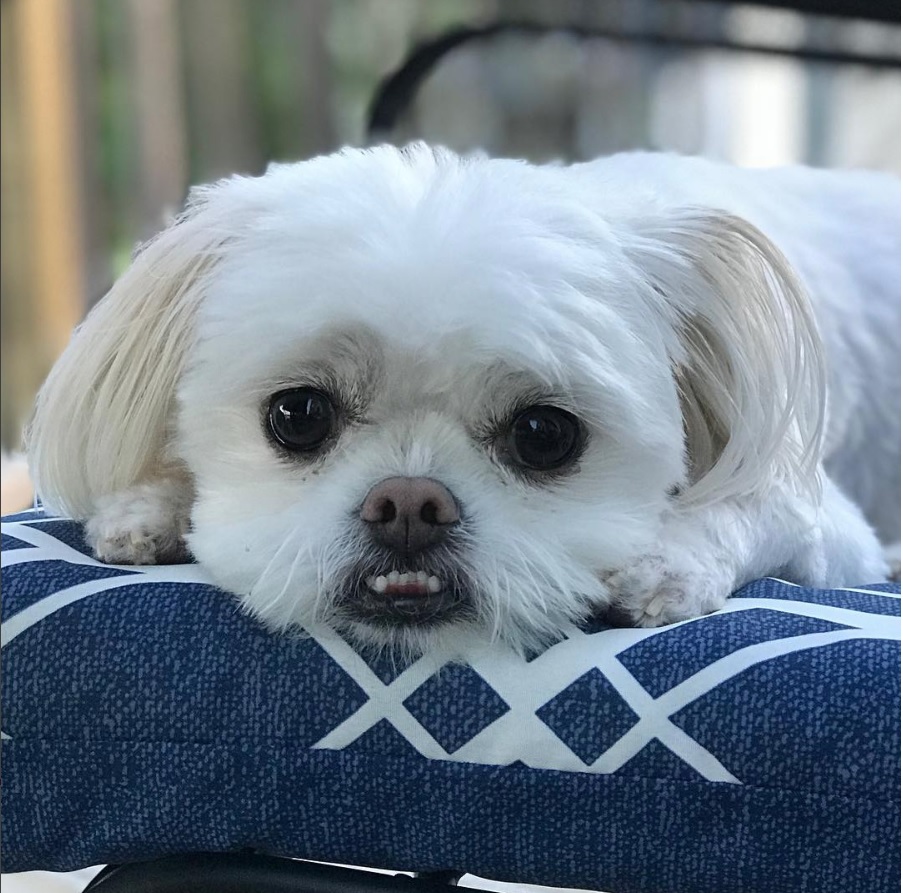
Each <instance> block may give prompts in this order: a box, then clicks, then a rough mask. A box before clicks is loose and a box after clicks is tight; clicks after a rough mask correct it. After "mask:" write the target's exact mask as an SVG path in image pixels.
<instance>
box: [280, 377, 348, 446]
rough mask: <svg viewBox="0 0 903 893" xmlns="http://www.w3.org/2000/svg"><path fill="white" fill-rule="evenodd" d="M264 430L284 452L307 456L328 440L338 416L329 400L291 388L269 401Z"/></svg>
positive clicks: (316, 393)
mask: <svg viewBox="0 0 903 893" xmlns="http://www.w3.org/2000/svg"><path fill="white" fill-rule="evenodd" d="M267 427H268V429H269V433H270V434H271V436H272V437H273V439H274V440H275V441H276V442H277V443H279V444H280V445H281V446H283V447H285V449H287V450H291V451H292V452H296V453H309V452H313V451H314V450H317V449H319V448H320V447H321V446H323V444H324V443H326V442H327V441H328V440H330V439H331V438H332V437H333V436H334V435H335V433H336V428H337V427H338V416H337V413H336V410H335V407H334V406H333V404H332V401H331V400H330V399H329V397H327V396H326V394H324V393H323V392H322V391H317V390H315V389H313V388H292V389H291V390H289V391H280V392H279V393H278V394H274V395H273V396H272V397H271V398H270V406H269V411H268V412H267Z"/></svg>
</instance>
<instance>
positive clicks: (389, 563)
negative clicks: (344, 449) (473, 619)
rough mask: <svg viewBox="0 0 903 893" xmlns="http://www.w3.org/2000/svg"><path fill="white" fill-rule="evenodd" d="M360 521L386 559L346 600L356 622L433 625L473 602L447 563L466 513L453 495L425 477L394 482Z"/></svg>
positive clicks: (383, 486)
mask: <svg viewBox="0 0 903 893" xmlns="http://www.w3.org/2000/svg"><path fill="white" fill-rule="evenodd" d="M360 518H361V521H362V522H363V523H364V525H365V528H366V529H367V532H368V534H369V536H370V538H371V539H372V541H373V543H374V544H375V545H376V546H378V547H381V550H382V551H383V554H384V558H383V560H382V561H381V562H380V564H379V566H378V567H373V568H368V569H367V571H365V572H364V573H363V574H361V575H359V582H358V583H357V585H355V586H353V587H352V591H351V592H349V593H348V595H347V597H346V598H345V599H344V603H345V604H344V608H345V610H346V611H347V612H348V613H349V614H351V615H352V616H354V618H355V619H359V620H364V621H369V622H376V623H379V624H383V625H385V624H389V625H399V624H412V625H434V624H437V623H444V622H447V621H449V620H451V619H453V617H454V616H456V615H457V614H458V613H459V612H460V611H461V610H462V609H463V608H464V607H466V605H467V604H469V602H470V598H469V595H468V592H467V589H466V588H465V587H464V586H462V584H461V582H460V577H459V574H458V572H457V571H456V570H454V568H453V565H452V563H451V562H450V561H449V558H448V551H449V549H448V545H449V541H450V539H451V538H452V537H453V535H454V532H455V530H456V529H457V528H458V527H459V526H460V523H461V513H460V510H459V507H458V503H457V500H456V499H455V498H454V496H453V495H452V493H451V491H450V490H449V489H448V488H447V487H446V486H445V485H444V484H441V483H440V482H439V481H436V480H433V479H432V478H423V477H392V478H386V479H385V480H383V481H380V482H379V483H378V484H376V485H375V486H374V487H373V488H372V489H371V490H370V492H369V493H368V494H367V496H366V498H365V499H364V502H363V504H362V505H361V509H360Z"/></svg>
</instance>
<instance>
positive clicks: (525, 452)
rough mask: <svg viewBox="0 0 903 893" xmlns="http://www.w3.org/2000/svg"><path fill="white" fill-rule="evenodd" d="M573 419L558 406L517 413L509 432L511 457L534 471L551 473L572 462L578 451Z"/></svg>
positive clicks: (577, 426)
mask: <svg viewBox="0 0 903 893" xmlns="http://www.w3.org/2000/svg"><path fill="white" fill-rule="evenodd" d="M580 443H581V428H580V422H579V421H578V420H577V418H576V416H573V415H571V413H569V412H566V411H565V410H563V409H559V408H558V407H557V406H531V407H530V408H529V409H525V410H523V411H521V412H519V413H518V414H517V415H516V416H515V417H514V419H513V420H512V422H511V427H510V428H509V429H508V437H507V447H508V452H509V454H510V456H511V458H512V459H513V460H514V461H515V462H516V463H517V464H518V465H521V466H523V467H525V468H529V469H532V470H534V471H553V470H554V469H557V468H562V467H563V466H565V465H567V464H569V463H570V462H572V461H573V460H574V459H575V458H576V457H577V455H578V453H579V451H580Z"/></svg>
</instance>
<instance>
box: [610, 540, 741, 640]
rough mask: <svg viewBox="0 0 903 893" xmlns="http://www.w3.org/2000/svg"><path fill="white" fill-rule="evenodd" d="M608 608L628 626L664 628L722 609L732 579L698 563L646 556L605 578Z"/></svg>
mask: <svg viewBox="0 0 903 893" xmlns="http://www.w3.org/2000/svg"><path fill="white" fill-rule="evenodd" d="M604 582H605V584H606V585H607V586H608V589H609V592H610V594H611V600H612V607H613V609H614V610H615V612H617V614H618V615H619V616H624V617H626V619H627V620H628V621H629V622H630V624H631V625H632V626H640V627H654V626H666V625H667V624H669V623H677V622H678V621H680V620H691V619H692V618H694V617H702V616H703V615H705V614H711V613H712V611H717V610H718V609H719V608H722V607H724V604H725V602H726V601H727V598H728V596H729V595H730V594H731V588H732V586H731V584H732V582H733V581H732V579H731V576H730V575H729V574H727V573H726V572H725V571H724V569H720V568H717V567H715V566H712V565H706V564H704V563H702V562H693V561H686V560H684V561H674V560H669V559H668V558H666V557H665V556H663V555H646V556H644V557H643V558H641V559H640V560H639V561H637V562H635V563H634V564H632V565H631V566H630V567H627V568H624V569H622V570H620V571H616V572H614V573H611V574H609V575H607V576H606V577H605V580H604Z"/></svg>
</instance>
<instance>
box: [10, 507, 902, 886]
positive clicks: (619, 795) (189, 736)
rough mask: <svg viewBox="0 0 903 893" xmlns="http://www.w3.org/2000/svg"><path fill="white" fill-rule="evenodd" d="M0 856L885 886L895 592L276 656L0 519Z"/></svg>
mask: <svg viewBox="0 0 903 893" xmlns="http://www.w3.org/2000/svg"><path fill="white" fill-rule="evenodd" d="M3 550H4V552H3V585H2V595H3V625H2V640H3V683H2V685H3V691H2V694H3V706H4V713H3V737H4V739H5V740H4V741H3V749H4V763H3V810H2V819H3V863H4V868H5V870H7V871H15V870H25V869H33V868H44V869H54V870H67V869H74V868H78V867H81V866H84V865H88V864H95V863H98V862H111V861H113V862H115V861H130V860H135V859H142V858H150V857H154V856H160V855H164V854H167V853H173V852H178V851H185V850H207V851H216V850H232V849H240V848H246V847H253V848H255V849H259V850H262V851H265V852H270V853H277V854H285V855H295V856H301V857H307V858H312V859H322V860H326V861H335V862H346V863H357V864H366V865H372V866H385V867H390V868H396V869H407V870H422V871H425V870H439V869H460V870H466V871H469V872H473V873H476V874H480V875H483V876H488V877H497V878H500V879H507V880H519V881H523V882H533V883H544V884H556V885H568V886H582V887H594V888H601V889H605V890H609V891H612V893H632V891H635V893H657V891H669V893H677V891H693V893H732V891H736V893H760V891H761V893H772V891H775V893H776V891H793V893H805V891H813V893H816V891H824V893H828V891H830V893H838V891H841V890H844V891H846V890H850V891H854V890H862V891H866V890H867V891H870V893H880V891H885V890H896V889H899V867H900V866H899V821H900V819H899V793H900V790H899V771H900V765H899V742H900V728H899V720H900V712H899V682H900V669H899V644H898V643H899V633H900V620H899V614H900V594H899V588H898V587H893V586H889V585H884V584H878V585H867V586H863V587H862V588H860V589H854V590H851V589H846V590H832V591H823V592H822V591H816V590H811V589H803V588H800V587H797V586H793V585H791V584H788V583H782V582H780V581H776V580H760V581H757V582H755V583H752V584H750V585H748V586H746V587H744V588H743V589H741V590H740V591H739V592H738V593H737V594H736V595H735V596H734V598H732V599H731V600H730V602H729V604H728V606H727V607H726V608H725V609H723V610H722V611H719V612H718V613H716V614H713V615H711V616H709V617H706V618H701V619H698V620H694V621H690V622H687V623H682V624H677V625H674V626H671V627H666V628H663V629H660V630H624V629H606V628H592V627H588V628H586V629H576V628H575V629H574V630H572V632H571V633H570V634H569V635H568V637H567V638H566V639H565V640H564V641H562V642H560V643H558V644H556V645H553V646H552V647H550V648H548V649H547V650H546V651H544V652H543V653H541V654H538V655H533V656H531V658H530V659H523V658H519V657H517V656H515V655H513V654H512V653H510V652H509V651H507V650H505V649H503V648H501V647H498V648H494V649H488V650H485V649H484V650H482V651H480V652H478V653H474V654H473V656H472V659H471V660H470V661H469V662H468V663H467V664H460V663H459V664H450V663H445V664H443V660H442V658H441V657H440V656H438V655H429V656H426V657H423V658H421V659H419V660H416V661H414V662H413V663H410V664H407V665H405V664H393V663H391V662H390V661H386V660H381V661H377V660H375V659H374V658H373V657H372V656H370V655H366V654H364V655H361V654H358V653H357V652H356V651H355V649H354V648H353V647H352V646H351V645H350V644H349V643H348V642H346V641H345V640H344V639H342V638H341V637H339V636H337V635H335V634H332V635H317V636H313V637H311V636H306V637H305V636H300V635H285V636H274V635H271V634H269V633H267V632H266V631H265V630H264V629H262V628H261V627H260V626H259V625H258V624H256V623H255V622H254V621H253V620H251V619H249V618H248V617H247V616H245V615H244V614H242V613H241V612H240V611H239V610H238V608H237V604H236V602H235V601H234V599H232V598H231V597H230V596H228V595H226V594H225V593H223V592H221V591H219V590H217V589H215V588H214V587H213V586H211V585H209V584H208V583H207V582H206V580H205V577H204V574H203V572H202V571H201V569H200V568H198V567H196V566H193V565H187V566H170V567H148V568H124V567H108V566H104V565H101V564H99V563H97V562H96V561H94V560H93V559H92V558H91V557H90V551H89V550H88V549H87V548H86V547H85V544H84V541H83V539H82V536H81V531H80V529H79V527H78V525H76V524H74V523H72V522H69V521H62V520H59V519H49V518H46V517H45V516H43V515H42V514H40V513H39V512H36V513H22V514H20V515H17V516H14V517H12V518H9V519H5V523H4V524H3Z"/></svg>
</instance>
